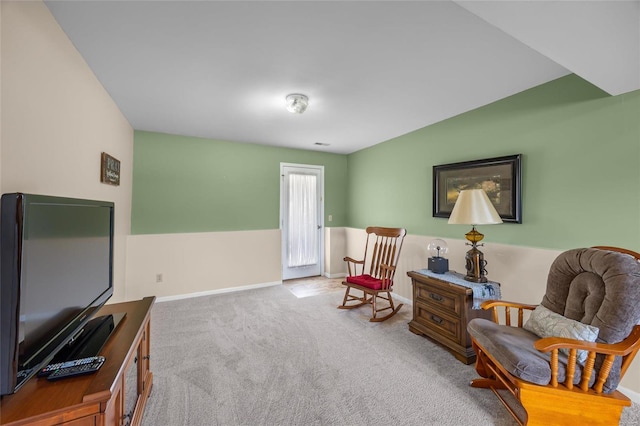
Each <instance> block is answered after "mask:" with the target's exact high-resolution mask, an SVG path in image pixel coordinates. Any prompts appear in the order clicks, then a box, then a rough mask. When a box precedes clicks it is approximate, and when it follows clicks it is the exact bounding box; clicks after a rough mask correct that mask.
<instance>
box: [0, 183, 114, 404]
mask: <svg viewBox="0 0 640 426" xmlns="http://www.w3.org/2000/svg"><path fill="white" fill-rule="evenodd" d="M35 203H46V204H61V205H76V206H92V207H107V208H109V209H110V244H109V287H108V288H107V289H106V290H105V291H103V292H102V293H100V294H99V295H96V298H95V299H94V300H93V301H92V302H91V303H89V304H88V305H87V306H86V308H84V309H83V310H82V311H80V312H79V313H78V314H77V315H76V316H75V317H74V318H73V319H71V320H70V321H68V322H67V324H66V325H64V326H62V328H61V329H60V330H59V331H58V332H57V333H56V334H55V335H54V336H52V337H51V338H49V340H48V341H47V342H45V343H44V344H43V345H41V347H40V348H39V349H38V350H37V351H34V354H38V355H39V354H41V356H39V357H38V358H36V361H34V363H33V365H27V366H26V367H27V368H26V369H25V370H22V371H19V369H20V367H21V366H20V365H19V360H18V334H19V333H18V330H19V322H20V312H19V307H20V289H21V285H22V277H21V266H22V264H21V262H22V240H23V235H24V227H25V218H26V215H27V213H28V209H29V205H30V204H35ZM114 213H115V203H113V202H111V201H98V200H89V199H80V198H68V197H57V196H50V195H35V194H25V193H11V194H3V195H2V199H1V204H0V217H1V218H2V222H1V224H0V244H1V250H2V251H1V253H0V280H1V282H0V289H1V291H0V348H1V349H0V395H7V394H11V393H14V392H16V391H17V390H18V389H20V387H22V385H23V384H25V383H26V382H27V381H28V380H29V378H30V377H32V376H33V375H34V374H36V373H37V372H38V371H39V370H40V369H41V368H43V367H44V366H46V364H47V363H48V362H49V361H50V360H51V359H52V358H53V357H54V356H55V354H56V353H57V352H59V351H60V350H61V349H62V348H63V347H65V345H67V344H68V343H69V342H70V341H71V340H72V339H73V338H74V337H75V336H76V335H77V334H78V332H79V331H80V330H81V329H82V327H84V326H85V324H86V323H87V322H89V320H91V319H92V317H93V316H94V314H95V313H96V312H97V311H98V309H99V308H100V307H101V306H103V305H104V304H105V303H106V302H107V300H109V298H111V296H112V295H113V248H114V235H115V215H114ZM31 358H33V357H31ZM19 374H20V381H18V375H19Z"/></svg>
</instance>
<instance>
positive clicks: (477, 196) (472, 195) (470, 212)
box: [449, 189, 502, 225]
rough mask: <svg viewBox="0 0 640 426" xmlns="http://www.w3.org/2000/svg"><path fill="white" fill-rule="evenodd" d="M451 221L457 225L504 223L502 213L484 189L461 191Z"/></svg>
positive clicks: (450, 217)
mask: <svg viewBox="0 0 640 426" xmlns="http://www.w3.org/2000/svg"><path fill="white" fill-rule="evenodd" d="M449 223H450V224H456V225H490V224H496V223H502V219H501V218H500V215H499V214H498V212H497V211H496V209H495V207H493V204H491V201H490V200H489V197H488V196H487V193H486V192H484V190H483V189H467V190H463V191H460V194H459V195H458V199H457V200H456V204H455V205H454V206H453V210H452V211H451V216H449Z"/></svg>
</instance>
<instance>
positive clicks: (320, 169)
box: [280, 163, 325, 279]
mask: <svg viewBox="0 0 640 426" xmlns="http://www.w3.org/2000/svg"><path fill="white" fill-rule="evenodd" d="M285 168H295V169H311V170H313V171H315V172H318V173H319V175H320V176H319V177H320V178H319V182H318V187H319V188H318V194H317V195H318V209H317V210H318V211H317V213H318V216H319V218H318V226H319V227H320V228H319V229H318V233H319V235H318V264H319V267H320V271H319V272H320V276H323V275H324V239H325V236H324V234H325V229H324V166H320V165H315V164H298V163H280V240H281V243H280V246H281V249H280V252H281V262H280V266H281V268H280V270H281V277H282V278H283V279H284V269H285V262H286V256H287V245H286V244H287V242H286V239H285V232H284V225H285V211H287V209H286V207H287V206H286V205H285V200H287V196H286V191H287V188H286V187H285V182H284V174H285Z"/></svg>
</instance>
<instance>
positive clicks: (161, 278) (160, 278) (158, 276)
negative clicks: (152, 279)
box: [156, 274, 164, 283]
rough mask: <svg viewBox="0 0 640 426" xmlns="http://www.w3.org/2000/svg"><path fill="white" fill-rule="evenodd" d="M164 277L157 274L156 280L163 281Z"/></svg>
mask: <svg viewBox="0 0 640 426" xmlns="http://www.w3.org/2000/svg"><path fill="white" fill-rule="evenodd" d="M163 280H164V277H163V276H162V274H156V282H157V283H161V282H163Z"/></svg>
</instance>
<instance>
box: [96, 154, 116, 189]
mask: <svg viewBox="0 0 640 426" xmlns="http://www.w3.org/2000/svg"><path fill="white" fill-rule="evenodd" d="M100 182H102V183H106V184H109V185H116V186H117V185H120V160H118V159H116V158H114V157H112V156H110V155H109V154H107V153H106V152H103V153H102V154H101V155H100Z"/></svg>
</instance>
